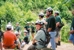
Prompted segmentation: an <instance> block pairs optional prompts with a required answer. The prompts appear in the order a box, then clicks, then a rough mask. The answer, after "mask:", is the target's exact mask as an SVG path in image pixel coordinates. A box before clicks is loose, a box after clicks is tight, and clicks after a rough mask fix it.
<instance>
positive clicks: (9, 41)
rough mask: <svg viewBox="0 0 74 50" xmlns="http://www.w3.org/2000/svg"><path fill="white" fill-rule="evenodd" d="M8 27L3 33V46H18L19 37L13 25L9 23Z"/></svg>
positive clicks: (9, 47) (5, 47)
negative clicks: (14, 31)
mask: <svg viewBox="0 0 74 50" xmlns="http://www.w3.org/2000/svg"><path fill="white" fill-rule="evenodd" d="M6 29H7V30H6V31H5V32H4V35H3V47H4V49H14V48H15V47H16V43H17V37H16V35H15V34H14V33H13V31H12V26H11V25H7V26H6Z"/></svg>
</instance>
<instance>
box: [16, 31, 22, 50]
mask: <svg viewBox="0 0 74 50" xmlns="http://www.w3.org/2000/svg"><path fill="white" fill-rule="evenodd" d="M15 35H16V37H17V46H16V47H17V49H19V50H20V49H21V39H20V34H19V32H18V31H15Z"/></svg>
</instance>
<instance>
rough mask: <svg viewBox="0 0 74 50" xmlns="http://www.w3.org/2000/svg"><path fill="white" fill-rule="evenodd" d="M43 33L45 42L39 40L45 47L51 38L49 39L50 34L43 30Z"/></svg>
mask: <svg viewBox="0 0 74 50" xmlns="http://www.w3.org/2000/svg"><path fill="white" fill-rule="evenodd" d="M42 30H43V29H42ZM43 31H44V33H45V37H46V40H45V41H43V40H42V39H40V40H41V41H42V42H43V45H44V46H46V45H47V44H48V43H49V42H50V38H51V37H50V34H49V33H47V32H46V31H45V30H43Z"/></svg>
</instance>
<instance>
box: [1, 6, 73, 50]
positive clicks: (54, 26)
mask: <svg viewBox="0 0 74 50" xmlns="http://www.w3.org/2000/svg"><path fill="white" fill-rule="evenodd" d="M53 12H54V11H53V9H52V8H51V7H48V8H47V9H46V15H44V13H43V12H40V13H39V19H38V20H37V21H36V22H35V23H33V22H32V23H29V22H27V24H26V26H25V27H24V35H25V36H24V39H23V40H21V39H20V34H21V33H20V26H19V23H17V25H16V27H15V28H14V29H13V26H12V25H11V23H8V24H7V26H6V31H5V32H4V33H3V32H2V31H1V30H0V48H1V50H2V48H5V49H14V48H17V49H19V50H21V47H24V45H25V44H28V43H29V42H30V39H31V38H30V34H32V45H31V46H30V47H29V48H28V49H27V50H40V49H43V48H47V45H48V43H49V42H50V43H51V49H52V50H56V47H57V46H58V45H61V43H60V40H61V38H60V30H61V28H62V27H63V25H62V21H61V17H60V12H59V11H55V12H54V15H53ZM72 14H73V16H74V11H73V12H72ZM44 16H46V18H44ZM13 30H16V31H15V32H14V31H13ZM34 33H35V34H34ZM70 33H71V34H70V38H69V41H70V42H71V43H73V44H74V34H73V33H74V17H73V20H72V25H71V31H70ZM48 35H49V36H48ZM47 38H48V39H47ZM47 41H48V43H46V42H47Z"/></svg>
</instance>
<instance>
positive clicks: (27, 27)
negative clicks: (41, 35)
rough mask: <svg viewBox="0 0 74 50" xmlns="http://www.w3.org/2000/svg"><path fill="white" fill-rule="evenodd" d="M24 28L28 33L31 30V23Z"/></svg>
mask: <svg viewBox="0 0 74 50" xmlns="http://www.w3.org/2000/svg"><path fill="white" fill-rule="evenodd" d="M24 28H25V29H26V30H27V31H28V33H29V32H30V30H29V28H30V26H29V25H26V26H25V27H24Z"/></svg>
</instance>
